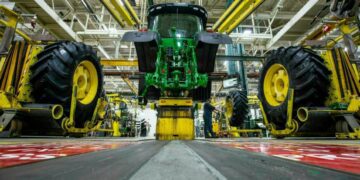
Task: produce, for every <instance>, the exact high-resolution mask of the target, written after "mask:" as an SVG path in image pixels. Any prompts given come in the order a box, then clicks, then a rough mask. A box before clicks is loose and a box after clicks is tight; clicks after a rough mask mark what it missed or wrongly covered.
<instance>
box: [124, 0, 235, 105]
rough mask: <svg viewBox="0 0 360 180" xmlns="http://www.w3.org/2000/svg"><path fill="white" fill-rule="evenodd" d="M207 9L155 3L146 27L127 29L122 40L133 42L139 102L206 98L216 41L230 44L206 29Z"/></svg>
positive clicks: (228, 39)
mask: <svg viewBox="0 0 360 180" xmlns="http://www.w3.org/2000/svg"><path fill="white" fill-rule="evenodd" d="M206 22H207V12H206V10H205V9H204V8H203V7H201V6H197V5H190V4H184V3H169V4H157V5H154V6H151V7H150V8H149V13H148V28H147V29H146V30H140V31H135V32H127V33H126V34H125V35H124V36H123V39H122V40H123V41H127V42H134V44H135V47H136V52H137V56H138V61H139V71H140V72H144V73H145V76H144V77H143V78H142V79H140V82H139V103H141V104H146V103H147V100H148V99H149V100H158V99H159V98H160V97H191V98H192V99H193V100H197V101H204V100H206V99H208V98H209V97H210V94H211V81H210V80H209V77H208V74H209V73H212V72H213V71H214V65H215V57H216V52H217V49H218V46H219V44H231V43H232V41H231V39H230V38H229V37H228V36H226V35H223V34H218V33H210V32H206Z"/></svg>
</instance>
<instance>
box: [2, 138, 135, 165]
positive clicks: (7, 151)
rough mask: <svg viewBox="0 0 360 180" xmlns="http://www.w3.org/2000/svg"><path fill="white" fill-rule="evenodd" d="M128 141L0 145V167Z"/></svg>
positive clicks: (115, 145) (125, 143) (108, 147)
mask: <svg viewBox="0 0 360 180" xmlns="http://www.w3.org/2000/svg"><path fill="white" fill-rule="evenodd" d="M129 144H133V143H130V142H121V143H120V142H115V143H114V142H112V143H109V142H57V143H42V144H15V145H0V168H3V167H9V166H15V165H20V164H27V163H33V162H38V161H43V160H48V159H54V158H60V157H65V156H71V155H76V154H83V153H88V152H94V151H101V150H105V149H115V148H119V147H123V146H127V145H129Z"/></svg>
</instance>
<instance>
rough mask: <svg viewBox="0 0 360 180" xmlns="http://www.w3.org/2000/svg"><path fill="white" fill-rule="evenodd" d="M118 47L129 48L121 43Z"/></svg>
mask: <svg viewBox="0 0 360 180" xmlns="http://www.w3.org/2000/svg"><path fill="white" fill-rule="evenodd" d="M120 47H121V48H129V46H128V45H121V46H120Z"/></svg>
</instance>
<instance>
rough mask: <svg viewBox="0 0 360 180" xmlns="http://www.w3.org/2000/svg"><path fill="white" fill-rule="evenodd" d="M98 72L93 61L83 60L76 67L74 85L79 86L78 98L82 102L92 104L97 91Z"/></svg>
mask: <svg viewBox="0 0 360 180" xmlns="http://www.w3.org/2000/svg"><path fill="white" fill-rule="evenodd" d="M98 83H99V81H98V73H97V71H96V68H95V66H94V64H93V63H91V62H90V61H88V60H85V61H82V62H81V63H80V64H79V65H78V66H77V67H76V69H75V73H74V76H73V86H75V85H76V86H77V94H76V95H77V96H76V98H77V100H78V101H80V102H81V103H82V104H90V103H91V102H92V101H93V100H94V98H95V96H96V93H97V89H98Z"/></svg>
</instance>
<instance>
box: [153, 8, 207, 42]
mask: <svg viewBox="0 0 360 180" xmlns="http://www.w3.org/2000/svg"><path fill="white" fill-rule="evenodd" d="M206 21H207V13H206V10H205V9H204V8H203V7H201V6H197V5H189V4H184V3H170V4H159V5H154V6H152V7H150V9H149V13H148V29H149V30H151V31H155V32H158V33H159V35H160V37H161V38H193V37H194V35H195V34H197V33H199V32H201V31H204V30H205V29H206Z"/></svg>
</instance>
